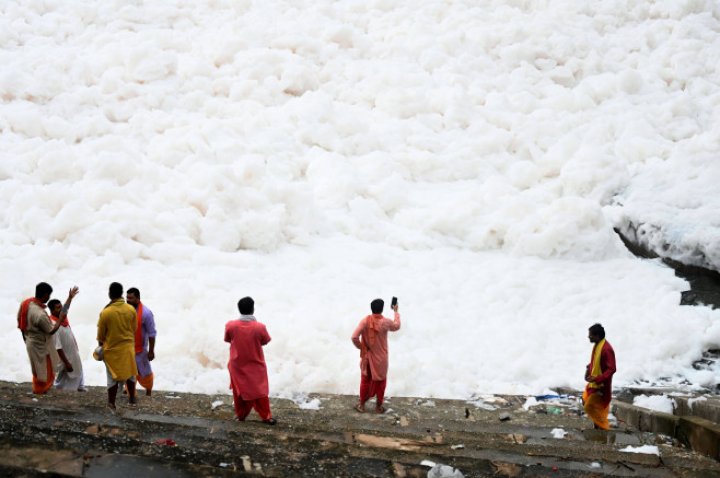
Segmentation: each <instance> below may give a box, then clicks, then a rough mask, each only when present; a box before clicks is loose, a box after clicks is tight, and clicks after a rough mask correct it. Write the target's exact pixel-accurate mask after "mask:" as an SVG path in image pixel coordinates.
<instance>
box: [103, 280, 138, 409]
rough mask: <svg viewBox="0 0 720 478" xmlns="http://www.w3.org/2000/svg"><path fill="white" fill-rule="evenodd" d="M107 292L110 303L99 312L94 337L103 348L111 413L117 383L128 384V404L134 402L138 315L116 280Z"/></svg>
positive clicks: (113, 407) (113, 406)
mask: <svg viewBox="0 0 720 478" xmlns="http://www.w3.org/2000/svg"><path fill="white" fill-rule="evenodd" d="M108 295H109V296H110V303H109V304H108V305H106V306H105V308H104V309H103V311H102V312H101V313H100V320H99V321H98V333H97V340H98V344H100V346H101V347H102V356H103V360H104V362H105V368H106V370H107V390H108V408H109V409H110V410H111V411H113V412H114V411H115V397H117V391H118V385H120V384H122V383H125V384H126V385H127V389H128V396H129V399H130V404H131V405H134V404H135V403H137V402H136V398H135V376H136V375H137V365H136V364H135V329H136V327H137V318H136V312H135V309H134V308H133V307H132V306H131V305H129V304H127V303H126V302H125V300H124V299H123V297H122V296H123V286H122V284H119V283H117V282H113V283H112V284H110V289H109V291H108Z"/></svg>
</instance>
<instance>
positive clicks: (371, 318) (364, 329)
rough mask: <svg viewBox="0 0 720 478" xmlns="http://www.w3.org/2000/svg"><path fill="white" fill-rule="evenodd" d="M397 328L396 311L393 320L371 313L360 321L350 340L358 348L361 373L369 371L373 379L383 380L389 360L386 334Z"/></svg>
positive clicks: (397, 315)
mask: <svg viewBox="0 0 720 478" xmlns="http://www.w3.org/2000/svg"><path fill="white" fill-rule="evenodd" d="M399 329H400V314H399V313H397V312H395V319H394V320H390V319H388V318H387V317H383V316H382V315H381V314H372V315H368V316H367V317H365V318H364V319H362V320H361V321H360V323H359V324H358V326H357V327H356V328H355V331H354V332H353V334H352V341H353V343H354V344H355V346H356V347H357V348H359V349H360V370H361V371H362V373H363V374H365V373H367V371H370V372H372V376H373V377H374V378H375V380H385V378H386V377H387V371H388V362H389V359H388V342H387V334H388V331H391V332H394V331H396V330H399ZM361 336H362V340H361V339H360V337H361ZM368 365H369V366H370V368H368V367H367V366H368Z"/></svg>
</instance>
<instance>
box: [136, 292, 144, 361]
mask: <svg viewBox="0 0 720 478" xmlns="http://www.w3.org/2000/svg"><path fill="white" fill-rule="evenodd" d="M142 312H143V306H142V302H140V303H139V304H138V306H137V329H135V353H136V354H139V353H140V352H142V351H143V333H142Z"/></svg>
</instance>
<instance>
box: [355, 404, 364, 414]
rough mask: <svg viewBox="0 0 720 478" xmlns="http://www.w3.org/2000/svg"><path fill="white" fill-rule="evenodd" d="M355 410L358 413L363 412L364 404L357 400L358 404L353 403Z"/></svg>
mask: <svg viewBox="0 0 720 478" xmlns="http://www.w3.org/2000/svg"><path fill="white" fill-rule="evenodd" d="M355 410H357V411H358V412H360V413H365V404H364V403H360V402H358V404H357V405H355Z"/></svg>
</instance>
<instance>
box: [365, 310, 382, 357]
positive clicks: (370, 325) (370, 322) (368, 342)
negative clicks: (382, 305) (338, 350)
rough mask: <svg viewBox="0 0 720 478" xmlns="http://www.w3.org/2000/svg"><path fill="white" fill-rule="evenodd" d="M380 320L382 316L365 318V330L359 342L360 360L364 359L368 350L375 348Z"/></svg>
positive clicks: (375, 315)
mask: <svg viewBox="0 0 720 478" xmlns="http://www.w3.org/2000/svg"><path fill="white" fill-rule="evenodd" d="M382 319H383V316H382V314H372V315H368V316H367V317H365V330H363V333H362V338H361V339H362V340H360V358H364V357H365V355H367V352H368V350H370V348H371V347H374V346H375V342H376V340H377V336H378V331H379V330H380V324H381V323H382Z"/></svg>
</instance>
